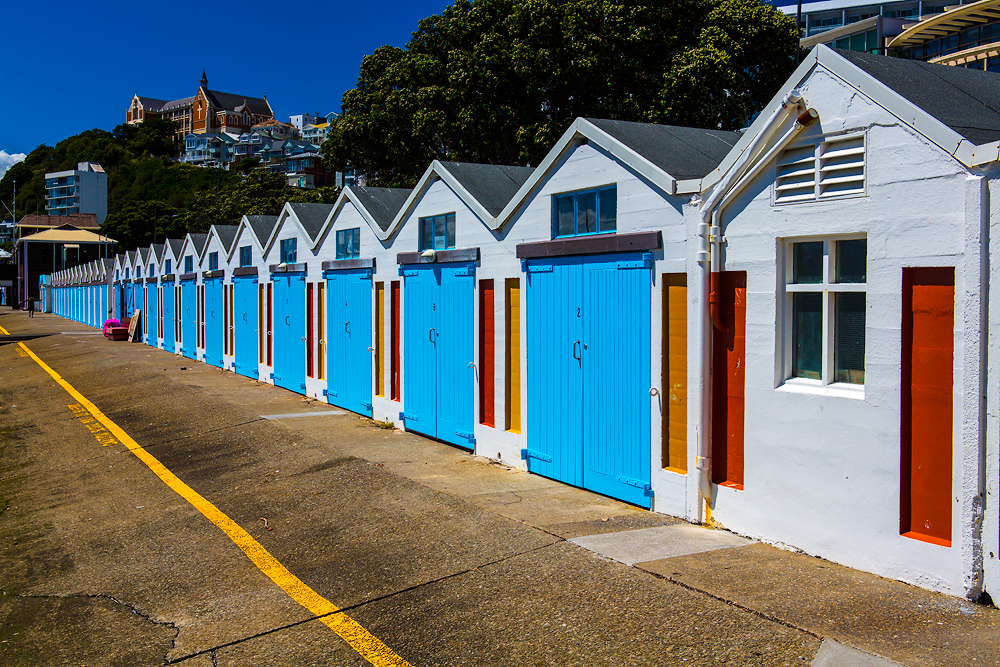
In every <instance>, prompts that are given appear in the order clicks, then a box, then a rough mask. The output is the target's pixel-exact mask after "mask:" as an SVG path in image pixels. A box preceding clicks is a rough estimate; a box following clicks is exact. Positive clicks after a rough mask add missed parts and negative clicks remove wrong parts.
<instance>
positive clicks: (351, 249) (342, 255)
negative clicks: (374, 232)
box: [337, 227, 361, 259]
mask: <svg viewBox="0 0 1000 667" xmlns="http://www.w3.org/2000/svg"><path fill="white" fill-rule="evenodd" d="M360 253H361V228H360V227H355V228H354V229H341V230H340V231H338V232H337V259H354V258H355V257H358V256H359V255H360Z"/></svg>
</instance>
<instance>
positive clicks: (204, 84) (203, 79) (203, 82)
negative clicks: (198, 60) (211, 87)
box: [201, 70, 208, 89]
mask: <svg viewBox="0 0 1000 667" xmlns="http://www.w3.org/2000/svg"><path fill="white" fill-rule="evenodd" d="M201 87H202V88H205V89H208V77H207V76H205V70H201Z"/></svg>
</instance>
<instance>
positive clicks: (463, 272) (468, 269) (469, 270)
mask: <svg viewBox="0 0 1000 667" xmlns="http://www.w3.org/2000/svg"><path fill="white" fill-rule="evenodd" d="M455 275H456V276H474V275H476V267H475V265H473V264H469V265H468V266H463V267H462V268H460V269H455Z"/></svg>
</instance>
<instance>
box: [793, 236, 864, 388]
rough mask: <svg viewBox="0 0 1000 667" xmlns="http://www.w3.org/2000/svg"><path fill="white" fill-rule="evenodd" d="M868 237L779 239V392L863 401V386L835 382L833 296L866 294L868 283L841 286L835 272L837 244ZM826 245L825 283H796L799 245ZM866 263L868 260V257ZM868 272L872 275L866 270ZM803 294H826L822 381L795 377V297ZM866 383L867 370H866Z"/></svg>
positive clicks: (821, 367)
mask: <svg viewBox="0 0 1000 667" xmlns="http://www.w3.org/2000/svg"><path fill="white" fill-rule="evenodd" d="M867 238H868V235H867V234H863V233H860V234H835V235H829V236H801V237H789V238H785V239H779V249H780V252H781V255H780V258H781V262H780V264H779V267H778V273H779V276H778V277H779V287H778V289H779V291H780V296H779V299H778V308H779V312H778V318H777V321H778V332H777V334H778V337H777V343H778V345H777V347H778V352H779V353H778V354H777V355H776V357H777V359H776V361H777V369H776V370H777V378H776V379H777V381H778V382H777V389H779V390H784V391H797V392H804V393H819V394H825V395H839V396H846V397H850V398H859V399H863V398H864V396H865V385H864V384H853V383H850V382H836V381H835V378H836V368H835V363H836V359H835V348H834V345H835V344H836V341H835V340H834V327H835V326H836V322H835V312H834V302H835V299H834V298H833V295H835V294H837V293H845V292H854V293H857V292H861V293H864V294H866V295H867V293H868V283H867V282H864V283H838V282H836V281H835V279H836V273H835V267H836V252H837V250H836V242H837V241H853V240H862V239H867ZM816 242H822V243H823V280H822V282H819V283H793V282H792V279H793V262H794V256H793V248H794V246H795V244H796V243H816ZM866 264H867V257H866ZM865 273H866V274H867V273H869V271H868V269H867V268H866V271H865ZM801 292H813V293H816V292H819V293H821V294H822V295H823V305H822V312H823V332H822V335H823V341H822V360H821V364H820V379H819V380H815V379H812V378H801V377H794V376H793V375H792V372H793V361H792V358H793V354H794V350H793V346H794V343H795V341H794V339H793V331H792V330H793V326H794V321H793V316H792V312H793V309H792V296H793V295H794V294H797V293H801ZM868 303H869V302H868V299H867V296H866V298H865V311H866V312H865V366H866V367H867V365H868V358H869V357H868V340H869V338H868V329H869V326H868V313H867V306H868ZM865 379H866V381H867V368H866V378H865Z"/></svg>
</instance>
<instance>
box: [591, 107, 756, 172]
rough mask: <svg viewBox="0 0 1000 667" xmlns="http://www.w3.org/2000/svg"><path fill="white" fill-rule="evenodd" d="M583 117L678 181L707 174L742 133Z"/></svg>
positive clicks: (717, 164) (716, 165)
mask: <svg viewBox="0 0 1000 667" xmlns="http://www.w3.org/2000/svg"><path fill="white" fill-rule="evenodd" d="M586 120H587V122H589V123H590V124H591V125H594V126H595V127H597V128H598V129H601V130H603V131H604V132H606V133H608V134H609V135H611V136H612V137H614V138H615V139H617V140H618V141H620V142H621V143H623V144H625V145H626V146H628V147H629V148H631V149H632V150H633V151H635V152H636V153H638V154H639V155H641V156H643V157H644V158H646V159H647V160H649V161H650V162H652V163H653V164H654V165H656V166H657V167H659V168H660V169H662V170H663V171H665V172H666V173H668V174H670V176H672V177H673V178H675V179H676V180H679V181H681V180H686V179H692V178H703V177H705V176H706V175H708V173H709V172H711V171H712V170H713V169H715V168H716V167H718V166H719V163H720V162H722V160H723V158H725V157H726V155H727V154H728V153H729V151H730V150H731V149H732V147H733V146H735V145H736V142H737V141H739V140H740V138H741V137H742V136H743V135H742V134H741V133H739V132H726V131H724V130H704V129H700V128H696V127H678V126H675V125H654V124H650V123H631V122H627V121H621V120H603V119H598V118H587V119H586Z"/></svg>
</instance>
